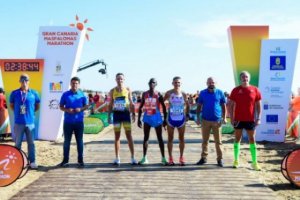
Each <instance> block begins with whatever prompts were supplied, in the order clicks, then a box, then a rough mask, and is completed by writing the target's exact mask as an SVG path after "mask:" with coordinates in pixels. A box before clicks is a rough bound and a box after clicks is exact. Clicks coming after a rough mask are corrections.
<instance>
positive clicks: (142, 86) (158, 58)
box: [0, 0, 300, 93]
mask: <svg viewBox="0 0 300 200" xmlns="http://www.w3.org/2000/svg"><path fill="white" fill-rule="evenodd" d="M299 4H300V3H298V2H296V1H293V0H286V1H279V0H273V1H271V0H266V1H261V0H252V1H245V0H239V1H238V0H232V1H221V0H219V1H217V0H211V1H200V0H185V1H184V0H181V1H179V0H165V1H160V0H151V1H150V0H144V1H143V0H111V1H108V0H106V1H104V0H86V1H82V0H72V1H71V0H70V1H61V0H52V1H50V0H44V1H38V0H32V1H29V0H15V1H14V0H11V1H4V2H2V3H1V7H0V23H1V32H0V38H1V40H0V58H35V55H36V48H37V42H38V30H39V26H51V25H54V26H64V25H66V26H67V25H69V24H70V23H75V22H76V20H75V16H76V14H77V15H78V16H79V18H80V20H81V21H83V20H84V19H88V20H89V21H88V23H87V26H88V27H91V28H93V29H94V31H93V32H90V33H89V35H90V41H87V42H85V44H84V48H83V52H82V56H81V60H80V63H81V64H85V63H88V62H90V61H93V60H96V59H103V60H104V61H105V62H106V63H107V64H108V76H103V75H101V74H100V73H98V69H99V68H100V67H101V66H100V65H98V66H96V67H94V68H90V69H87V70H85V71H82V72H79V73H78V76H79V77H80V78H81V79H82V82H81V86H82V88H85V89H93V90H98V91H108V90H109V89H111V88H112V87H114V86H115V74H116V73H118V72H123V73H124V74H125V80H126V85H127V86H129V87H130V88H131V89H132V90H146V89H147V82H148V80H149V79H150V78H151V77H155V78H157V80H158V87H157V89H158V90H160V91H162V92H164V91H166V90H168V89H170V88H172V85H171V82H172V78H173V77H174V76H178V75H179V76H181V77H182V82H183V84H182V89H183V90H184V91H186V92H189V93H190V92H196V90H201V89H204V88H205V87H206V84H205V83H206V79H207V77H209V76H213V77H215V79H216V80H217V82H218V85H217V86H218V87H219V88H220V89H223V90H224V91H231V89H232V88H233V87H234V80H233V71H232V62H231V57H230V50H229V43H228V37H227V28H228V26H230V25H270V38H299V36H300V14H299V7H300V6H299ZM298 55H300V54H299V51H298ZM297 58H298V60H299V56H297ZM298 60H297V61H296V69H295V74H299V73H300V69H299V68H300V66H299V61H298ZM295 77H296V76H295ZM298 87H300V79H298V80H296V78H294V84H293V91H296V88H298Z"/></svg>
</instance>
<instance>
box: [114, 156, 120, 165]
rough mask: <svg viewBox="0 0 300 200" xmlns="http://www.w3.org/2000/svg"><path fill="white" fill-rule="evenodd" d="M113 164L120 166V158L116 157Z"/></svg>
mask: <svg viewBox="0 0 300 200" xmlns="http://www.w3.org/2000/svg"><path fill="white" fill-rule="evenodd" d="M113 165H116V166H120V165H121V161H120V159H118V158H116V159H115V160H114V162H113Z"/></svg>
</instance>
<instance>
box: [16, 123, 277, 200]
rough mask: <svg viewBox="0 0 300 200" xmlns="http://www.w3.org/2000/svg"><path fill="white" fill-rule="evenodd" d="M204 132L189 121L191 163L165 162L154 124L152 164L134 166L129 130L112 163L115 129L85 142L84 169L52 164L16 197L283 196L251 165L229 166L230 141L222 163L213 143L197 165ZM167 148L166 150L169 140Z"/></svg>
mask: <svg viewBox="0 0 300 200" xmlns="http://www.w3.org/2000/svg"><path fill="white" fill-rule="evenodd" d="M176 136H177V134H176ZM133 138H134V140H135V151H136V158H137V159H140V158H141V155H142V143H143V133H142V129H139V128H137V127H136V126H134V131H133ZM175 138H177V137H175ZM200 138H201V135H200V134H199V132H197V131H195V129H194V128H191V127H190V126H188V127H187V131H186V150H185V157H186V162H187V165H186V166H184V167H181V166H162V165H160V159H161V157H160V151H159V148H158V143H157V140H156V134H155V133H154V130H151V136H150V143H149V149H148V159H149V162H150V164H148V165H146V166H131V165H130V164H129V161H130V154H129V149H128V146H127V142H126V139H125V135H124V134H122V144H121V162H122V164H121V166H120V167H114V166H112V164H111V162H112V160H113V158H114V140H113V139H114V134H113V131H112V130H111V131H109V132H108V133H106V134H105V135H104V136H103V137H102V138H101V141H92V142H89V143H86V144H85V163H86V166H85V168H83V169H80V168H77V165H76V164H73V165H72V164H71V165H70V166H69V167H68V168H53V169H49V171H48V172H47V173H45V175H43V176H42V177H41V178H40V179H38V180H37V181H35V182H34V183H32V184H31V185H29V186H28V187H26V188H25V189H23V190H22V191H21V192H19V193H18V194H16V195H15V196H14V197H13V198H12V199H18V200H19V199H30V200H34V199H39V200H40V199H43V200H46V199H55V200H60V199H61V200H63V199H266V200H267V199H270V200H275V199H279V197H276V195H275V192H273V191H272V190H271V189H269V188H268V187H266V186H265V185H263V184H262V183H261V182H259V180H258V179H257V177H255V176H254V175H253V173H252V172H249V170H248V169H246V168H244V167H242V168H239V169H233V168H231V164H232V150H231V149H229V148H226V144H224V149H225V150H224V161H225V167H224V168H220V167H218V166H217V165H216V160H215V158H216V153H215V150H214V145H213V144H210V146H209V149H210V152H209V158H208V163H207V164H206V165H204V166H197V165H195V163H196V162H197V161H198V160H199V157H200V149H201V139H200ZM166 139H167V134H166V133H164V140H165V141H166ZM227 146H229V144H227ZM231 146H232V145H231ZM165 152H166V155H167V148H166V145H165ZM178 155H179V153H178V140H177V139H176V140H175V144H174V157H175V158H176V160H175V161H178ZM76 156H77V155H72V159H71V161H74V162H75V161H76ZM254 173H255V172H254Z"/></svg>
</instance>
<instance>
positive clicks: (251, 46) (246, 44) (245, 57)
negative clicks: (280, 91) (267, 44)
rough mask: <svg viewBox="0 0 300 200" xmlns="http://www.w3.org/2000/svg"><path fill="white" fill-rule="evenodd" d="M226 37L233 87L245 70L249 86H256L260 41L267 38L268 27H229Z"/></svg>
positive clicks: (237, 83)
mask: <svg viewBox="0 0 300 200" xmlns="http://www.w3.org/2000/svg"><path fill="white" fill-rule="evenodd" d="M228 37H229V44H230V49H231V58H232V64H233V74H234V79H235V85H236V86H237V85H239V82H240V78H239V74H240V73H241V72H242V71H245V70H246V71H248V72H249V73H250V74H251V80H250V84H251V85H254V86H258V77H259V62H260V49H261V48H260V47H261V40H262V39H268V38H269V26H230V27H229V28H228Z"/></svg>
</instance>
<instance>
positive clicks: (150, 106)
mask: <svg viewBox="0 0 300 200" xmlns="http://www.w3.org/2000/svg"><path fill="white" fill-rule="evenodd" d="M156 104H157V103H156V98H146V99H145V110H146V114H147V115H154V114H155V113H156Z"/></svg>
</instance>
